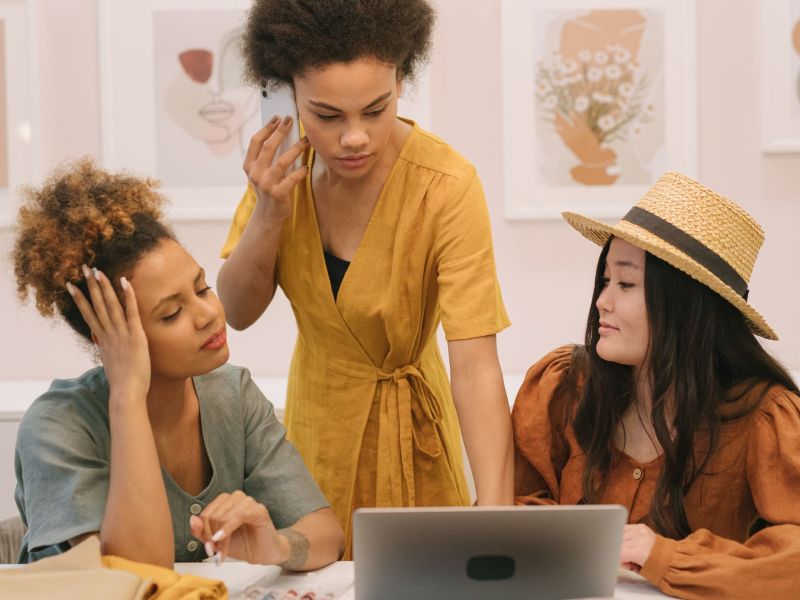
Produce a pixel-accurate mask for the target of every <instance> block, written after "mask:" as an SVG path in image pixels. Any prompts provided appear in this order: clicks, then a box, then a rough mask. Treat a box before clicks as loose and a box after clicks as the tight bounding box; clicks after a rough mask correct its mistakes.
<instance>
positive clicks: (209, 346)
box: [201, 326, 228, 350]
mask: <svg viewBox="0 0 800 600" xmlns="http://www.w3.org/2000/svg"><path fill="white" fill-rule="evenodd" d="M227 341H228V336H227V335H226V333H225V327H224V326H223V327H222V328H220V330H219V331H217V332H216V333H215V334H214V335H212V336H211V337H210V338H208V339H207V340H206V343H205V344H203V345H202V347H201V350H219V349H220V348H222V347H223V346H224V345H225V344H226V343H227Z"/></svg>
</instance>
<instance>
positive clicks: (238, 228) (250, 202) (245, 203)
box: [220, 183, 256, 258]
mask: <svg viewBox="0 0 800 600" xmlns="http://www.w3.org/2000/svg"><path fill="white" fill-rule="evenodd" d="M255 206H256V194H255V192H254V191H253V187H252V186H251V185H250V184H249V183H248V184H247V189H246V190H245V191H244V195H243V196H242V199H241V200H240V201H239V205H238V206H237V207H236V212H235V213H234V215H233V221H231V226H230V229H229V230H228V238H227V239H226V240H225V244H224V245H223V246H222V251H221V252H220V257H221V258H228V257H229V256H230V255H231V252H233V249H234V248H236V244H238V243H239V240H240V239H241V238H242V234H243V233H244V228H245V227H247V222H248V221H249V220H250V216H251V215H252V214H253V209H254V208H255Z"/></svg>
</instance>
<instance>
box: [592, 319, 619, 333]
mask: <svg viewBox="0 0 800 600" xmlns="http://www.w3.org/2000/svg"><path fill="white" fill-rule="evenodd" d="M614 331H619V329H618V328H616V327H614V326H613V325H609V324H608V323H606V322H605V321H600V327H598V329H597V333H599V334H600V335H603V334H607V333H612V332H614Z"/></svg>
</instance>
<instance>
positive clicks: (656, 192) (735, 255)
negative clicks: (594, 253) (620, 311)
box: [562, 173, 778, 340]
mask: <svg viewBox="0 0 800 600" xmlns="http://www.w3.org/2000/svg"><path fill="white" fill-rule="evenodd" d="M562 215H563V216H564V218H565V219H566V220H567V222H568V223H569V224H570V225H572V226H573V227H574V228H575V229H577V230H578V232H579V233H580V234H581V235H583V236H584V237H585V238H587V239H589V240H591V241H593V242H594V243H596V244H599V245H601V246H602V245H604V244H605V243H606V242H607V241H608V240H609V238H610V237H611V236H615V237H619V238H622V239H623V240H625V241H626V242H628V243H630V244H633V245H634V246H638V247H639V248H642V249H643V250H646V251H647V252H649V253H650V254H653V255H654V256H657V257H658V258H660V259H661V260H663V261H666V262H668V263H669V264H671V265H672V266H673V267H675V268H677V269H680V270H681V271H683V272H684V273H686V274H687V275H689V276H690V277H693V278H694V279H696V280H697V281H699V282H700V283H702V284H704V285H707V286H708V287H710V288H711V289H712V290H714V291H715V292H717V293H718V294H719V295H720V296H722V297H723V298H725V299H726V300H727V301H728V302H730V303H731V304H733V305H734V306H735V307H736V308H737V309H739V311H741V313H742V314H743V315H744V317H745V319H746V320H747V324H748V325H749V326H750V329H751V330H752V331H753V333H755V334H756V335H760V336H761V337H764V338H767V339H770V340H777V339H778V336H777V334H776V333H775V332H774V331H773V330H772V328H771V327H770V326H769V325H768V324H767V322H766V321H765V320H764V317H762V316H761V315H760V314H759V313H758V312H757V311H756V310H755V309H754V308H753V307H751V306H750V305H749V304H748V303H747V296H748V292H749V290H748V287H747V286H748V284H749V282H750V275H751V274H752V272H753V265H754V264H755V262H756V256H758V251H759V249H760V248H761V245H762V244H763V243H764V231H763V230H762V229H761V227H760V226H759V224H758V223H756V221H755V219H753V217H751V216H750V215H749V214H747V213H746V212H745V211H744V210H743V209H742V208H741V207H739V206H737V205H736V204H734V203H733V202H731V201H730V200H728V199H727V198H724V197H722V196H720V195H719V194H717V193H715V192H712V191H711V190H710V189H708V188H707V187H704V186H702V185H700V184H699V183H697V182H696V181H694V180H693V179H690V178H689V177H686V176H685V175H681V174H680V173H666V174H665V175H663V176H662V177H661V178H660V179H659V180H658V181H657V182H656V184H655V185H654V186H653V187H652V188H650V190H648V192H647V193H646V194H645V195H644V196H643V197H642V199H641V200H639V202H638V204H636V206H634V207H633V208H632V209H631V210H630V211H629V212H628V214H626V215H625V216H624V217H622V220H621V221H620V222H619V223H617V224H616V225H614V226H611V225H606V224H605V223H601V222H600V221H595V220H594V219H589V218H587V217H584V216H581V215H578V214H575V213H571V212H565V213H562Z"/></svg>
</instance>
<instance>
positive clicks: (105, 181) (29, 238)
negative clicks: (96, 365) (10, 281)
mask: <svg viewBox="0 0 800 600" xmlns="http://www.w3.org/2000/svg"><path fill="white" fill-rule="evenodd" d="M157 186H158V183H157V182H155V181H153V180H151V179H141V178H138V177H133V176H131V175H127V174H124V173H109V172H107V171H104V170H102V169H98V168H97V167H96V166H95V165H94V163H93V161H92V160H91V159H88V158H84V159H82V160H80V161H78V162H75V163H72V164H68V165H67V166H65V167H64V168H62V169H59V170H56V171H55V172H54V173H53V174H51V176H50V177H49V178H48V179H47V181H46V182H45V183H44V185H43V186H42V187H41V188H39V189H34V188H26V189H24V190H23V203H22V206H21V208H20V209H19V213H18V219H17V221H18V224H17V234H16V241H15V244H14V250H13V253H12V259H13V262H14V272H15V274H16V277H17V292H18V294H19V297H20V300H21V301H22V302H25V301H26V300H27V299H28V297H29V295H30V294H31V293H33V295H34V296H35V298H36V308H37V309H38V310H39V312H40V313H41V314H42V315H43V316H45V317H53V316H55V314H56V313H58V314H60V315H61V316H62V317H63V318H64V319H65V320H66V321H67V323H68V324H69V325H70V326H71V327H72V328H73V329H74V330H75V331H76V332H77V333H78V334H79V335H80V336H81V337H83V338H84V339H86V340H91V331H90V330H89V327H88V325H87V324H86V323H85V322H84V320H83V317H82V316H81V314H80V312H79V311H78V308H77V306H76V304H75V302H74V301H73V300H72V297H71V296H70V295H69V293H68V292H67V290H66V284H67V282H68V281H69V282H71V283H72V284H73V285H75V286H76V287H78V288H80V289H81V290H82V291H83V292H84V294H87V288H86V282H85V280H84V278H83V273H82V271H81V265H84V264H85V265H87V266H89V267H97V268H98V269H100V270H102V271H103V272H104V273H105V274H106V275H107V276H108V277H109V278H110V279H111V281H117V280H118V278H119V276H121V275H126V274H129V273H130V270H132V268H133V267H134V265H135V264H136V262H138V260H139V259H140V258H142V256H144V255H145V254H146V253H148V252H149V251H150V250H152V249H154V248H155V247H156V246H157V245H158V243H159V242H161V241H162V240H164V239H166V238H168V239H175V236H174V234H173V233H172V232H171V231H170V229H169V228H168V227H167V226H166V225H164V224H163V223H162V222H161V216H162V211H161V209H162V206H163V204H164V198H163V196H161V194H159V193H158V192H157V191H156V190H155V188H156V187H157Z"/></svg>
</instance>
